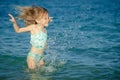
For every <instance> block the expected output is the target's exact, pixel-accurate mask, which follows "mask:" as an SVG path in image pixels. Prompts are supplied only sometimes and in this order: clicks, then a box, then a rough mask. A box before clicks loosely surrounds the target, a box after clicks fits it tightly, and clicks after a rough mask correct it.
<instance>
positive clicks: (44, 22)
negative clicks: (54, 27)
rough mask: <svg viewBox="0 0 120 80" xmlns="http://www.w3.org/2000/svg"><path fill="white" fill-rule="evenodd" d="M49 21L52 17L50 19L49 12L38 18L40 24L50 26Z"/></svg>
mask: <svg viewBox="0 0 120 80" xmlns="http://www.w3.org/2000/svg"><path fill="white" fill-rule="evenodd" d="M49 22H50V19H49V16H48V14H45V15H44V16H43V17H42V18H41V19H38V20H37V23H38V24H41V25H43V26H45V27H47V26H48V24H49Z"/></svg>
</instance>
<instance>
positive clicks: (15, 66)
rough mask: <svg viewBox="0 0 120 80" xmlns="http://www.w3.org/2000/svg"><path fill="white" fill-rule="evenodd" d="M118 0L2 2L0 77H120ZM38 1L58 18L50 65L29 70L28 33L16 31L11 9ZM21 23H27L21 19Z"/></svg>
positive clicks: (51, 29)
mask: <svg viewBox="0 0 120 80" xmlns="http://www.w3.org/2000/svg"><path fill="white" fill-rule="evenodd" d="M119 4H120V1H119V0H24V1H23V0H10V1H9V0H0V23H1V24H0V80H119V79H120V5H119ZM32 5H39V6H43V7H45V8H47V9H48V11H49V15H50V16H52V17H54V18H53V22H52V23H50V24H49V27H48V28H47V33H48V40H47V49H46V51H45V53H44V56H45V57H44V59H45V65H44V66H42V67H40V68H39V69H36V70H35V71H32V72H29V71H28V69H27V64H26V56H27V53H28V52H29V49H30V46H31V45H30V44H29V39H30V35H29V33H27V32H26V33H20V34H17V33H15V31H14V29H13V25H12V24H11V22H10V21H9V17H8V13H11V14H13V15H14V16H17V15H18V10H16V6H32ZM18 24H19V25H20V27H22V26H24V24H23V23H22V21H18Z"/></svg>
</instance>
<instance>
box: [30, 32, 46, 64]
mask: <svg viewBox="0 0 120 80" xmlns="http://www.w3.org/2000/svg"><path fill="white" fill-rule="evenodd" d="M46 40H47V34H46V33H44V32H43V31H40V32H39V33H38V34H33V35H31V40H30V43H31V45H32V46H34V47H35V48H37V49H40V50H42V49H44V47H45V44H46ZM28 57H32V58H33V59H34V61H35V62H36V64H38V63H39V62H40V60H41V59H42V58H43V56H42V54H39V53H35V52H29V53H28Z"/></svg>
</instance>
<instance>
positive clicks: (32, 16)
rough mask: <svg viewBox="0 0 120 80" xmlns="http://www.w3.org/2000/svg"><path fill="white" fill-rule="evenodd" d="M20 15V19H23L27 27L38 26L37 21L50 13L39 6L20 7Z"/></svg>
mask: <svg viewBox="0 0 120 80" xmlns="http://www.w3.org/2000/svg"><path fill="white" fill-rule="evenodd" d="M18 9H19V10H20V14H19V16H18V18H19V19H23V20H24V23H25V25H26V26H27V25H31V24H37V22H36V19H37V18H38V17H39V18H42V17H43V16H44V15H45V14H47V13H48V11H47V9H45V8H43V7H38V6H32V7H18Z"/></svg>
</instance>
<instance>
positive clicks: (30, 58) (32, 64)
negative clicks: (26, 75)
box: [27, 57, 36, 70]
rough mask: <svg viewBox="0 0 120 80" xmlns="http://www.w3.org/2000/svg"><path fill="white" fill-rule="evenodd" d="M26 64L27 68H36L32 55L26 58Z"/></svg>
mask: <svg viewBox="0 0 120 80" xmlns="http://www.w3.org/2000/svg"><path fill="white" fill-rule="evenodd" d="M27 65H28V68H29V69H32V70H33V69H35V68H36V63H35V61H34V59H33V58H32V57H28V58H27Z"/></svg>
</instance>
